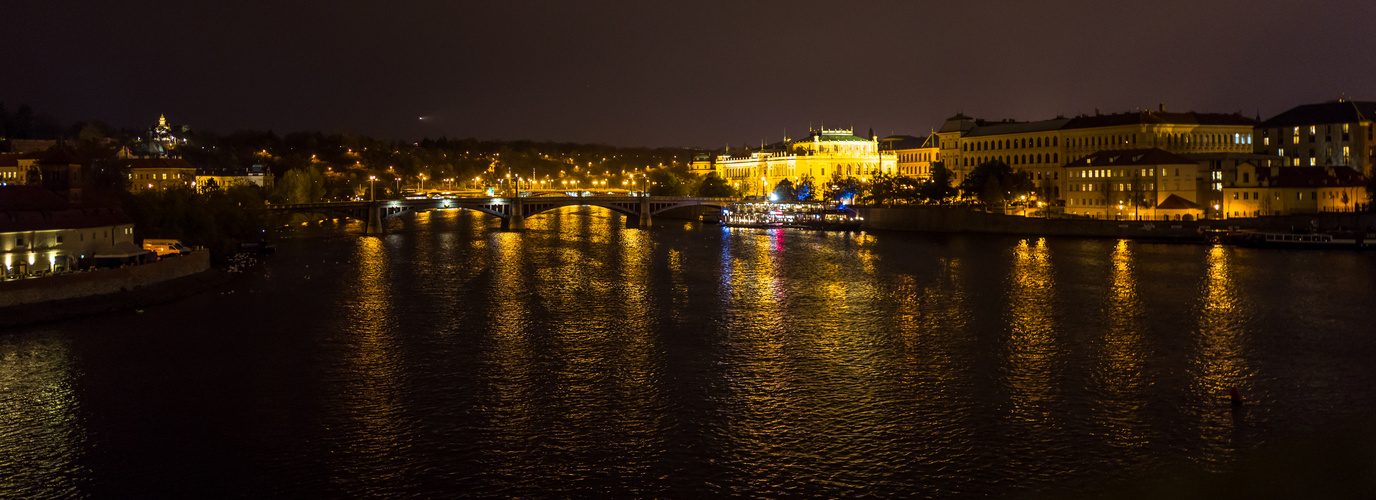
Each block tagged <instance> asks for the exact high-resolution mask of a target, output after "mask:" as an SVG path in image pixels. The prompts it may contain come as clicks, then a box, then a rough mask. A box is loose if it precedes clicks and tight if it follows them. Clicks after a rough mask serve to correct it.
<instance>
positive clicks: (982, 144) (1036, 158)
mask: <svg viewBox="0 0 1376 500" xmlns="http://www.w3.org/2000/svg"><path fill="white" fill-rule="evenodd" d="M1256 123H1257V122H1256V120H1253V119H1251V118H1246V117H1244V116H1242V115H1241V114H1237V113H1235V114H1221V113H1196V112H1193V111H1191V112H1187V113H1174V112H1167V111H1165V110H1164V107H1163V108H1162V109H1161V110H1158V111H1137V112H1129V113H1119V114H1110V115H1100V114H1098V113H1097V112H1096V113H1095V115H1094V116H1087V115H1082V116H1077V117H1074V118H1065V117H1057V118H1053V119H1050V120H1042V121H1036V122H1015V121H1011V120H1004V121H997V122H994V121H985V120H978V119H975V118H971V117H968V116H965V115H964V114H957V115H956V116H953V117H951V118H949V119H947V120H946V122H945V123H944V124H943V125H942V127H941V129H940V130H939V131H937V136H938V146H939V147H940V149H941V155H940V156H941V160H942V161H944V162H945V164H946V167H947V168H949V169H950V170H951V171H952V180H953V181H954V182H957V183H958V182H960V181H961V180H963V179H964V178H965V176H966V175H967V174H969V172H970V171H971V170H973V169H974V168H975V167H976V166H978V165H979V164H981V163H984V162H987V161H991V160H999V161H1003V162H1004V163H1007V164H1008V166H1010V167H1012V168H1013V169H1014V170H1020V171H1025V172H1028V173H1029V174H1031V176H1032V181H1033V183H1034V184H1035V185H1036V187H1037V190H1038V192H1039V194H1040V195H1041V197H1042V198H1044V199H1049V200H1066V199H1068V198H1069V196H1068V195H1067V193H1065V185H1066V183H1067V180H1066V179H1065V177H1064V175H1063V174H1062V170H1063V167H1064V166H1066V165H1069V164H1072V163H1074V162H1076V161H1078V160H1081V159H1084V158H1086V157H1088V156H1090V155H1092V154H1095V153H1097V152H1101V151H1117V150H1132V149H1153V148H1154V149H1161V150H1164V151H1166V152H1169V153H1174V154H1189V153H1251V152H1252V128H1253V126H1255V125H1256Z"/></svg>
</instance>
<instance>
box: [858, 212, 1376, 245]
mask: <svg viewBox="0 0 1376 500" xmlns="http://www.w3.org/2000/svg"><path fill="white" fill-rule="evenodd" d="M857 210H858V211H859V212H860V215H861V216H862V217H864V218H865V222H864V226H863V228H864V229H872V230H885V231H925V232H938V233H990V234H1011V235H1028V236H1078V237H1087V238H1129V239H1155V240H1168V241H1181V242H1190V241H1203V240H1204V236H1203V233H1204V231H1205V230H1208V229H1227V228H1229V227H1235V228H1238V229H1253V230H1263V231H1289V230H1294V229H1304V228H1311V227H1318V228H1322V229H1326V230H1327V229H1334V228H1339V227H1343V228H1365V227H1373V226H1376V214H1371V213H1322V214H1305V215H1289V216H1276V217H1248V218H1233V219H1224V220H1204V221H1146V220H1095V219H1042V218H1034V217H1022V216H1017V215H1003V214H992V213H984V212H980V211H976V210H970V209H968V208H964V207H949V206H914V207H897V208H881V207H857Z"/></svg>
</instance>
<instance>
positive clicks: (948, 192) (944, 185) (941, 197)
mask: <svg viewBox="0 0 1376 500" xmlns="http://www.w3.org/2000/svg"><path fill="white" fill-rule="evenodd" d="M955 191H956V190H955V188H953V187H951V171H950V170H947V169H946V164H945V163H942V162H939V161H938V162H933V163H932V176H931V177H929V178H927V181H926V182H923V183H922V187H921V195H922V198H923V199H926V200H927V201H930V202H936V203H945V202H946V198H950V197H952V196H955V194H956V192H955Z"/></svg>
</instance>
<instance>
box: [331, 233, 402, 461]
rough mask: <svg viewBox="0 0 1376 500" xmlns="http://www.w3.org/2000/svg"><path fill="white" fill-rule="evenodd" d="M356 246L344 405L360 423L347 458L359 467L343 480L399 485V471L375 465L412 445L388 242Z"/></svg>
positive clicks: (395, 457)
mask: <svg viewBox="0 0 1376 500" xmlns="http://www.w3.org/2000/svg"><path fill="white" fill-rule="evenodd" d="M357 242H358V243H357V245H356V247H355V256H354V261H355V262H357V266H358V267H357V274H356V275H355V277H354V281H355V282H354V283H353V284H352V285H351V286H347V287H345V288H344V290H345V291H346V293H350V294H352V297H350V298H349V299H348V301H347V302H346V308H347V309H346V310H345V311H344V315H345V317H346V318H347V319H346V321H347V324H348V325H350V327H351V337H352V338H351V340H350V342H349V343H348V347H349V348H350V349H351V352H349V353H347V354H346V356H345V357H344V359H345V362H346V363H348V365H349V366H348V367H346V368H345V369H344V370H343V373H345V374H347V375H345V376H344V379H343V383H344V386H345V389H344V391H345V398H346V402H345V406H346V407H347V408H348V416H349V418H350V419H351V420H354V421H355V422H357V423H358V427H357V428H356V429H355V430H354V432H353V433H352V435H350V436H348V446H349V448H348V449H347V450H345V453H346V456H353V457H355V458H356V462H355V463H350V464H348V465H346V468H347V469H348V470H349V473H350V474H353V475H354V476H353V477H348V478H341V479H345V480H349V481H353V480H361V481H364V482H367V483H370V484H373V485H375V486H384V485H387V484H389V483H391V482H393V481H395V480H396V477H394V476H395V475H396V474H398V473H399V472H400V471H397V470H395V469H389V468H380V467H377V466H376V465H377V464H378V463H380V462H383V463H385V462H390V461H392V460H398V459H401V458H402V456H404V453H405V450H406V448H407V447H408V446H409V443H408V442H407V440H406V437H405V432H406V431H405V427H404V423H403V420H404V419H403V418H402V417H403V411H402V406H403V403H402V402H401V401H400V400H399V399H400V393H401V390H402V389H401V387H400V383H401V381H400V377H399V375H398V374H399V372H400V371H401V370H403V366H402V365H403V364H404V363H405V360H403V359H401V355H400V353H399V347H400V345H399V344H400V343H399V341H398V339H397V338H395V337H394V333H395V332H396V329H395V328H394V327H393V326H392V325H391V324H390V322H391V321H393V320H394V318H395V312H394V310H393V306H392V290H391V283H392V277H391V276H390V273H389V272H388V264H389V256H388V249H387V247H386V245H387V243H386V242H385V241H384V240H383V239H379V238H359V239H358V240H357Z"/></svg>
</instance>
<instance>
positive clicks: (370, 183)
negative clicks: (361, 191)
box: [368, 175, 377, 201]
mask: <svg viewBox="0 0 1376 500" xmlns="http://www.w3.org/2000/svg"><path fill="white" fill-rule="evenodd" d="M376 181H377V176H376V175H370V176H368V201H374V200H376V198H375V197H374V196H373V192H374V191H375V190H374V189H373V183H374V182H376Z"/></svg>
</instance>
